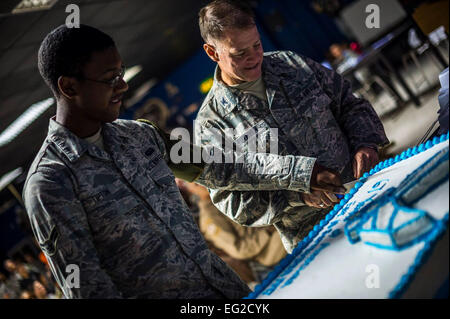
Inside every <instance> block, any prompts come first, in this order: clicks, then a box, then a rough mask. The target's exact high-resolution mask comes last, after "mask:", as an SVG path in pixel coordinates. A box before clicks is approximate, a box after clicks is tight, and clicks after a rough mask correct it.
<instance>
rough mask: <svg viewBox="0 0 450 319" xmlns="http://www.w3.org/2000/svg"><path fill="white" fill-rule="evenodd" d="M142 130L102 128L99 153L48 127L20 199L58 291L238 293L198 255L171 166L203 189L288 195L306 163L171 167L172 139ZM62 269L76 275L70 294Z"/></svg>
mask: <svg viewBox="0 0 450 319" xmlns="http://www.w3.org/2000/svg"><path fill="white" fill-rule="evenodd" d="M149 124H151V123H143V122H138V121H127V120H117V121H115V122H113V123H109V124H104V125H103V129H102V135H103V141H104V144H105V149H106V151H103V150H101V149H100V148H98V147H97V146H95V145H94V144H90V143H88V142H86V141H84V140H83V139H80V138H78V137H77V136H75V135H74V134H73V133H71V132H70V131H69V130H67V129H66V128H64V127H63V126H61V125H60V124H58V123H57V122H55V121H54V120H53V119H52V120H50V125H49V132H48V135H47V139H46V140H45V142H44V144H43V146H42V148H41V150H40V151H39V153H38V155H37V156H36V159H35V160H34V162H33V164H32V165H31V167H30V170H29V172H28V177H27V180H26V182H25V186H24V192H23V197H24V201H25V206H26V209H27V212H28V215H29V217H30V221H31V225H32V229H33V232H34V235H35V237H36V239H37V240H38V242H39V244H40V246H41V248H42V250H43V251H44V253H45V254H46V256H47V258H48V260H49V264H50V267H51V270H52V272H53V274H54V276H55V278H56V279H57V281H58V284H59V285H60V286H61V288H62V289H63V292H64V294H65V296H66V297H67V298H121V297H123V298H241V297H243V296H246V295H247V294H248V293H249V292H250V291H249V289H248V287H247V286H246V285H245V283H244V282H242V281H241V280H240V279H239V277H238V276H237V275H236V274H235V273H234V272H233V271H232V270H231V269H230V268H228V267H227V266H226V264H225V263H223V262H222V260H221V259H220V258H219V257H218V256H216V255H215V254H213V253H211V252H210V251H209V250H208V248H207V246H206V243H205V241H204V239H203V237H202V235H201V233H200V231H199V229H198V226H197V224H196V223H195V221H194V219H193V217H192V215H191V212H190V211H189V208H188V207H187V205H186V203H185V202H184V200H183V199H182V196H181V194H180V192H179V190H178V187H177V185H176V183H175V179H174V174H173V172H172V171H171V169H172V170H173V171H174V172H175V176H179V177H180V176H181V177H182V178H186V179H188V180H194V179H195V181H196V182H198V183H201V184H203V185H205V186H207V187H212V188H220V189H224V190H226V189H237V190H242V189H248V188H251V187H254V188H265V189H269V190H273V189H286V190H288V189H298V188H305V187H306V186H305V185H306V184H307V183H308V177H306V178H305V174H304V172H303V170H305V169H306V170H309V169H310V166H311V165H312V164H311V163H313V162H314V159H312V158H306V157H301V156H292V155H290V156H279V155H276V154H270V157H267V156H266V155H265V154H241V155H239V154H230V155H231V156H232V157H233V158H234V162H232V163H214V162H213V163H209V164H206V163H199V164H190V163H178V164H175V163H173V162H172V161H171V159H170V157H169V154H170V149H171V148H172V146H173V145H175V144H177V143H180V141H177V140H172V141H171V140H170V137H169V136H168V135H167V134H166V133H164V132H162V131H161V130H160V129H159V128H157V127H154V126H153V125H149ZM185 143H186V142H185ZM187 147H188V149H189V152H190V153H193V147H194V146H193V145H191V144H190V143H187ZM208 152H209V150H208ZM223 155H224V156H225V155H226V154H223ZM261 155H262V156H264V158H260V156H261ZM238 157H241V158H242V161H241V162H242V163H239V161H238ZM265 160H266V161H267V163H266V162H264V161H265ZM263 164H264V166H263ZM169 167H170V168H169ZM262 168H264V169H265V170H266V172H265V174H260V173H261V171H262ZM70 264H73V265H76V266H78V267H79V269H80V287H79V288H76V287H73V282H72V280H69V279H68V278H69V273H68V272H67V269H66V267H67V266H68V265H70ZM71 278H72V277H71Z"/></svg>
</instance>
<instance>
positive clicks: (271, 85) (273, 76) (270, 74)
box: [211, 55, 279, 113]
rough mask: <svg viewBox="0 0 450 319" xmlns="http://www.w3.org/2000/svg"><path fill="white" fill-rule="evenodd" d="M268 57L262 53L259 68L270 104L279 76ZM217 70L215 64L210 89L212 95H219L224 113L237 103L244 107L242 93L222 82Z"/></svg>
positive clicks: (217, 67) (231, 109) (233, 107)
mask: <svg viewBox="0 0 450 319" xmlns="http://www.w3.org/2000/svg"><path fill="white" fill-rule="evenodd" d="M268 59H269V58H268V57H266V55H264V57H263V62H262V66H261V68H262V78H263V81H264V83H265V85H266V93H267V98H268V101H269V105H271V104H272V100H273V97H274V95H275V92H276V90H277V88H278V85H279V77H278V76H277V73H276V72H275V70H273V69H272V67H271V64H270V62H269V61H268ZM219 72H220V69H219V66H218V65H216V69H215V71H214V83H213V86H212V88H211V91H212V92H213V93H214V96H217V97H219V98H218V103H219V104H221V106H222V108H223V109H224V110H225V111H226V113H229V112H231V111H233V110H234V109H235V108H236V106H237V105H241V107H243V108H245V107H246V105H245V103H240V101H241V100H242V98H243V93H242V92H241V91H240V90H239V89H237V88H233V87H230V86H228V85H226V84H224V83H223V82H222V81H221V80H220V79H219Z"/></svg>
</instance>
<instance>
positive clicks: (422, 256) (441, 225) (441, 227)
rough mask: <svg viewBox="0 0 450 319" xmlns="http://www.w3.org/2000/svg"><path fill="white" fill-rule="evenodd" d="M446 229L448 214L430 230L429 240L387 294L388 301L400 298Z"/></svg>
mask: <svg viewBox="0 0 450 319" xmlns="http://www.w3.org/2000/svg"><path fill="white" fill-rule="evenodd" d="M447 227H448V212H447V215H446V216H445V217H444V218H443V219H442V220H440V221H439V222H438V223H436V226H435V228H434V229H433V230H432V232H431V234H430V236H429V240H428V241H426V242H425V245H424V247H423V248H422V249H421V250H420V251H419V253H418V254H417V256H416V258H415V259H414V262H413V264H412V265H411V266H410V267H409V269H408V271H407V272H406V274H404V275H403V276H402V278H401V279H400V281H399V283H398V284H397V285H396V286H395V287H394V289H392V291H391V292H390V293H389V298H390V299H395V298H400V297H401V296H402V295H403V293H404V292H405V291H406V289H407V288H408V287H409V285H410V283H411V282H412V280H413V279H414V277H415V276H416V274H417V271H418V270H419V269H420V268H421V267H422V265H423V264H425V263H426V262H427V260H428V259H429V258H430V256H431V253H432V252H433V249H432V247H433V246H434V244H435V243H436V242H437V241H438V240H439V239H440V238H441V237H442V236H443V235H444V234H445V231H446V229H447Z"/></svg>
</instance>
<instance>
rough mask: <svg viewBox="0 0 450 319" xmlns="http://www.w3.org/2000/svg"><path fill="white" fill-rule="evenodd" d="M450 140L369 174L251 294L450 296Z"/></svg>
mask: <svg viewBox="0 0 450 319" xmlns="http://www.w3.org/2000/svg"><path fill="white" fill-rule="evenodd" d="M448 138H449V137H448V133H447V134H446V135H443V136H441V137H440V138H435V139H434V140H433V141H428V142H427V143H426V144H422V145H420V146H419V147H414V148H412V149H408V150H407V151H405V152H403V153H402V154H401V155H398V156H396V157H395V158H392V159H389V160H386V161H384V162H381V163H379V164H378V165H377V166H376V167H375V168H374V169H372V170H371V171H370V173H366V174H365V175H364V176H363V178H361V179H360V181H359V182H358V183H356V185H355V187H354V188H353V189H352V190H351V191H350V193H349V194H347V195H345V198H344V199H342V200H341V202H340V203H339V204H338V205H336V206H335V207H334V208H333V210H332V211H331V212H330V213H329V214H328V215H327V216H326V218H325V219H324V220H322V221H321V222H320V223H319V224H317V225H316V226H315V227H314V230H312V231H311V232H310V234H309V235H308V236H307V237H306V238H304V240H303V241H302V242H300V243H299V245H298V247H297V248H296V249H295V250H294V251H293V253H292V254H290V255H288V256H287V257H286V258H285V259H284V260H282V261H281V262H280V264H279V265H278V266H277V267H276V268H275V270H274V271H273V272H272V273H270V274H269V275H268V276H267V278H266V279H265V280H264V281H263V282H262V284H261V285H259V286H257V287H256V288H255V291H254V292H253V293H251V294H250V295H249V296H248V297H247V298H250V299H252V298H276V299H277V298H433V297H441V296H442V295H446V294H447V295H448V275H449V246H448V244H449V238H448V212H449V162H448V160H449V142H448Z"/></svg>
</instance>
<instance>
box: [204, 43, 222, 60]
mask: <svg viewBox="0 0 450 319" xmlns="http://www.w3.org/2000/svg"><path fill="white" fill-rule="evenodd" d="M203 50H205V52H206V54H207V55H208V56H209V58H210V59H211V60H213V61H214V62H219V61H220V59H219V54H217V50H216V48H215V47H213V46H212V45H211V44H207V43H204V44H203Z"/></svg>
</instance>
